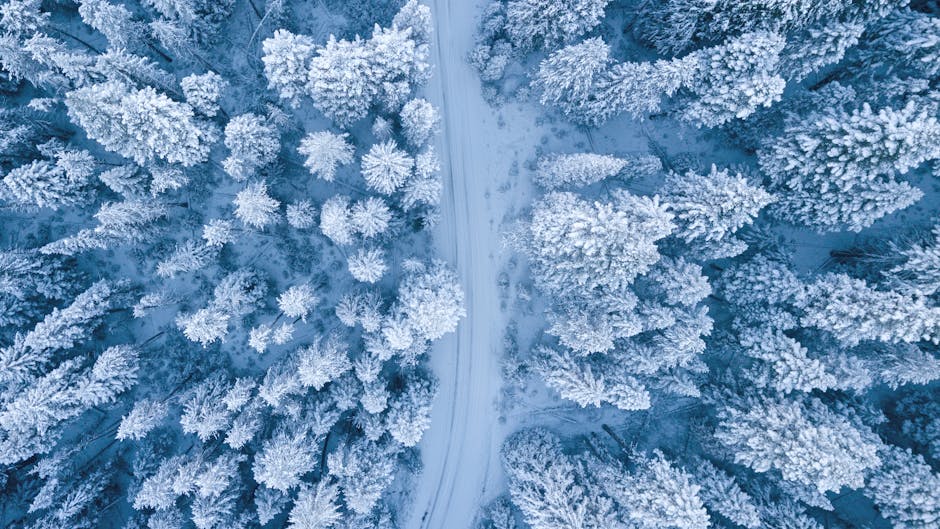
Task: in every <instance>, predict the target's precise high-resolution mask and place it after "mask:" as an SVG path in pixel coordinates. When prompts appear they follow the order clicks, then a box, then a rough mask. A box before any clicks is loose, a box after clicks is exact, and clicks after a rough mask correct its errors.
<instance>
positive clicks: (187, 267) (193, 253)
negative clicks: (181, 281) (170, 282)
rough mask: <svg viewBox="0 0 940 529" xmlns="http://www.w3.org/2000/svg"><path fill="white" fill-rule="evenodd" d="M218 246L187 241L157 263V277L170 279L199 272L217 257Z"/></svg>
mask: <svg viewBox="0 0 940 529" xmlns="http://www.w3.org/2000/svg"><path fill="white" fill-rule="evenodd" d="M219 249H220V247H219V246H212V245H207V244H202V243H200V242H198V241H193V240H189V241H186V242H184V243H183V244H181V245H179V246H177V247H176V249H175V250H173V253H172V254H170V255H169V256H167V258H166V259H164V260H162V261H160V262H159V263H157V275H158V276H160V277H163V278H172V277H175V276H176V275H177V274H185V273H189V272H195V271H197V270H201V269H203V268H205V267H206V266H208V265H209V263H211V262H213V261H214V260H215V259H216V258H217V257H218V256H219Z"/></svg>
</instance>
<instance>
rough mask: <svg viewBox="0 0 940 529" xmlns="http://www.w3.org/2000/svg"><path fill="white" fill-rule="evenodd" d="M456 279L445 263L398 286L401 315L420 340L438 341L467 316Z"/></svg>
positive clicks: (416, 273) (434, 264) (437, 263)
mask: <svg viewBox="0 0 940 529" xmlns="http://www.w3.org/2000/svg"><path fill="white" fill-rule="evenodd" d="M463 302H464V292H463V288H461V286H460V283H459V281H458V279H457V275H456V274H454V272H453V271H451V270H450V268H449V267H448V266H447V264H446V263H444V262H443V261H435V262H432V263H430V264H429V265H427V266H426V267H425V268H424V269H420V270H416V271H414V272H411V273H408V274H407V275H406V276H405V277H404V278H403V279H402V281H401V283H400V284H399V285H398V309H397V310H398V312H400V313H401V315H402V316H403V317H404V318H405V320H406V321H407V325H408V327H409V328H410V329H411V330H412V331H413V332H414V333H415V334H416V335H417V337H418V338H419V339H421V340H432V341H433V340H437V339H439V338H441V337H442V336H444V335H445V334H447V333H449V332H454V330H456V329H457V323H458V322H459V321H460V319H461V318H463V317H465V316H466V315H467V313H466V310H465V309H464V306H463Z"/></svg>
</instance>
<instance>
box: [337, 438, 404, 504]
mask: <svg viewBox="0 0 940 529" xmlns="http://www.w3.org/2000/svg"><path fill="white" fill-rule="evenodd" d="M397 453H398V448H397V447H394V446H389V445H387V444H382V443H376V442H373V441H369V440H367V439H363V438H358V439H355V440H353V441H351V442H349V443H348V444H346V446H344V447H343V448H340V449H337V450H336V451H333V452H330V454H329V455H328V456H327V468H328V469H329V473H330V475H331V476H335V477H336V479H337V484H338V485H339V487H340V489H341V490H342V491H343V498H344V500H345V502H346V507H347V508H348V509H350V510H351V511H352V512H354V513H357V514H368V513H370V512H372V510H373V509H374V508H375V506H376V504H377V503H378V502H379V499H380V498H381V496H382V494H383V493H384V492H385V489H386V488H388V486H389V485H390V484H391V483H392V479H393V477H394V476H393V471H394V470H395V457H396V456H397Z"/></svg>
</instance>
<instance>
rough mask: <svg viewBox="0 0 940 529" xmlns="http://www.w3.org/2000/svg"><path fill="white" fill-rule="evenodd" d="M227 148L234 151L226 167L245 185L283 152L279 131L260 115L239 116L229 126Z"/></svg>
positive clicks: (227, 159)
mask: <svg viewBox="0 0 940 529" xmlns="http://www.w3.org/2000/svg"><path fill="white" fill-rule="evenodd" d="M225 146H226V147H228V149H229V150H230V151H231V152H230V153H229V155H228V157H227V158H225V160H223V161H222V167H224V168H225V172H227V173H228V174H229V175H230V176H231V177H232V178H234V179H235V180H236V181H238V182H243V181H245V180H247V179H248V178H249V177H251V176H253V175H254V174H255V172H256V171H257V170H258V169H259V168H262V167H264V166H266V165H268V164H270V163H271V162H273V161H274V159H275V158H276V157H277V153H278V151H280V150H281V140H280V134H279V133H278V131H277V129H276V128H275V127H274V126H273V125H271V124H270V123H268V121H267V120H265V119H264V118H263V117H261V116H259V115H257V114H250V113H249V114H241V115H239V116H235V117H234V118H232V119H231V121H229V122H228V124H227V125H225Z"/></svg>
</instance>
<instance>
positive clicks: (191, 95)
mask: <svg viewBox="0 0 940 529" xmlns="http://www.w3.org/2000/svg"><path fill="white" fill-rule="evenodd" d="M227 87H228V81H226V80H225V79H224V78H223V77H222V76H221V75H219V74H217V73H215V72H206V73H204V74H190V75H187V76H186V77H184V78H182V79H180V88H182V89H183V95H184V96H185V97H186V102H187V103H189V105H190V106H192V107H193V109H194V110H196V111H197V112H199V113H201V114H202V115H203V116H206V117H208V118H211V117H215V115H216V114H218V113H219V111H220V110H221V107H220V106H219V99H221V98H222V92H224V91H225V89H226V88H227Z"/></svg>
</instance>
